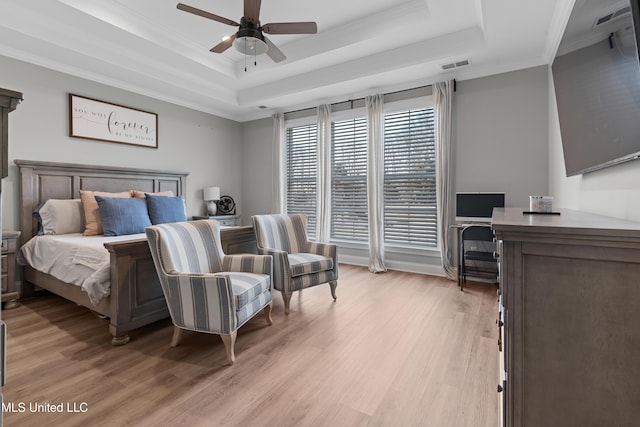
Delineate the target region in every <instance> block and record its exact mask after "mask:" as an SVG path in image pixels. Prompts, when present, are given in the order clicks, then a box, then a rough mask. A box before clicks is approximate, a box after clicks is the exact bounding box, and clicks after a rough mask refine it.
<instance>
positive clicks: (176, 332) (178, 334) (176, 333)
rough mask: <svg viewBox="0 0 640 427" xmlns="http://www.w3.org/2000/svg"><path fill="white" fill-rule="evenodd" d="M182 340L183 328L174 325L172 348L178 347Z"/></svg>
mask: <svg viewBox="0 0 640 427" xmlns="http://www.w3.org/2000/svg"><path fill="white" fill-rule="evenodd" d="M181 338H182V328H179V327H177V326H176V325H173V337H171V347H177V346H178V342H180V339H181Z"/></svg>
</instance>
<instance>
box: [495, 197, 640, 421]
mask: <svg viewBox="0 0 640 427" xmlns="http://www.w3.org/2000/svg"><path fill="white" fill-rule="evenodd" d="M492 228H493V230H494V233H495V237H496V239H497V240H498V247H499V252H500V253H499V262H500V298H499V300H500V303H501V307H500V311H499V313H500V314H499V316H500V317H499V319H498V324H499V326H501V334H500V336H501V338H500V341H499V348H501V353H500V357H501V358H502V360H501V362H500V366H501V371H502V374H501V379H500V380H499V381H500V383H499V385H498V391H501V393H502V394H503V396H502V403H503V405H502V410H503V416H504V418H503V420H502V421H503V423H504V424H503V425H506V426H508V427H522V426H525V427H538V426H580V427H585V426H605V425H610V426H614V425H615V426H631V425H638V423H639V422H640V421H639V420H640V223H637V222H631V221H625V220H621V219H616V218H610V217H605V216H599V215H594V214H589V213H584V212H579V211H571V210H560V215H529V214H523V209H515V208H507V209H504V208H502V209H494V213H493V218H492ZM501 322H503V323H504V325H503V326H502V324H501ZM502 367H504V368H502Z"/></svg>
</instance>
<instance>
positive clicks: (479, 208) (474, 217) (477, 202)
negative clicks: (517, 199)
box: [456, 192, 505, 222]
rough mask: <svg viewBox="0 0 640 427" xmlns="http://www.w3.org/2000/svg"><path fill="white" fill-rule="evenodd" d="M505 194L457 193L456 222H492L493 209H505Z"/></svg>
mask: <svg viewBox="0 0 640 427" xmlns="http://www.w3.org/2000/svg"><path fill="white" fill-rule="evenodd" d="M504 196H505V193H498V192H495V193H465V192H458V193H456V222H491V214H492V213H493V208H503V207H504V198H505V197H504Z"/></svg>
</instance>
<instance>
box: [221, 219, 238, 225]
mask: <svg viewBox="0 0 640 427" xmlns="http://www.w3.org/2000/svg"><path fill="white" fill-rule="evenodd" d="M218 222H219V223H220V225H231V226H236V225H239V224H238V218H225V219H219V220H218Z"/></svg>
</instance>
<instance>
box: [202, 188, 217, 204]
mask: <svg viewBox="0 0 640 427" xmlns="http://www.w3.org/2000/svg"><path fill="white" fill-rule="evenodd" d="M203 199H204V200H205V201H209V200H220V187H207V188H205V189H204V198H203Z"/></svg>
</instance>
